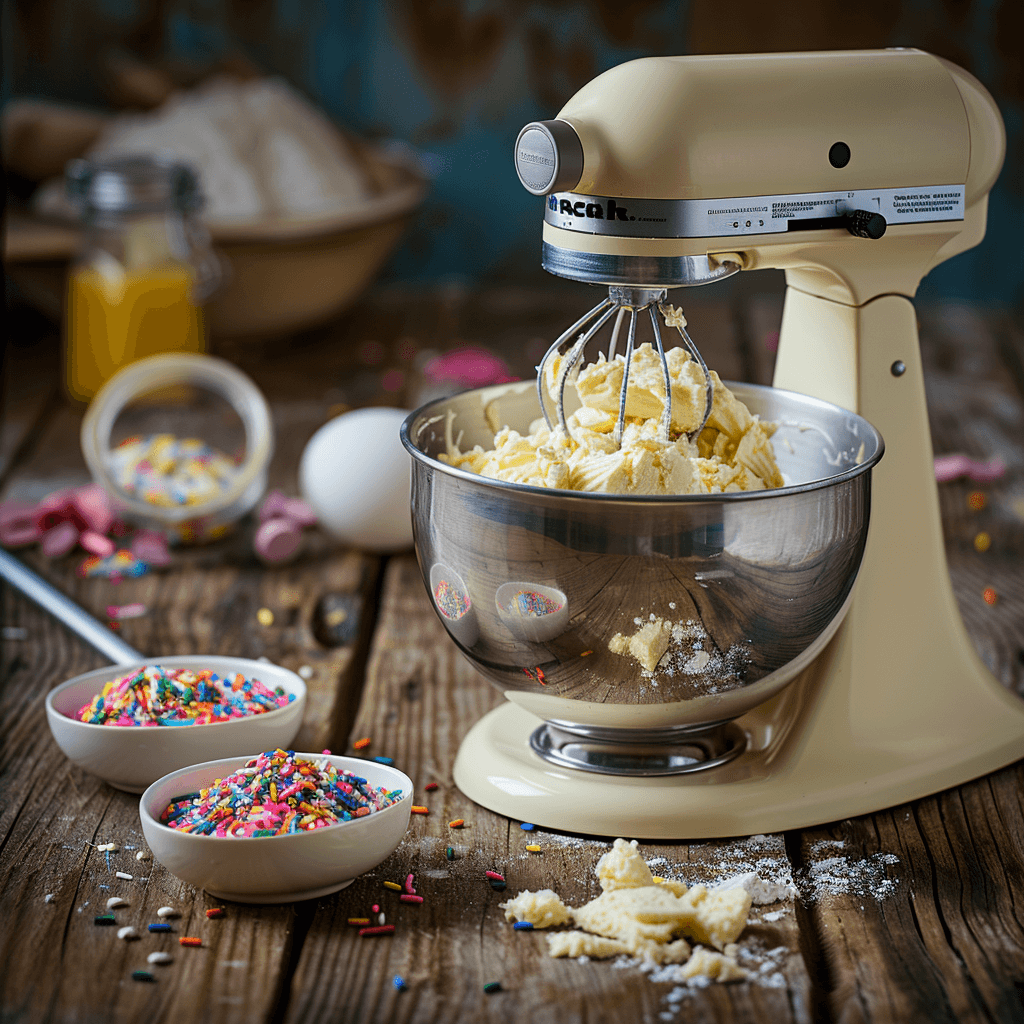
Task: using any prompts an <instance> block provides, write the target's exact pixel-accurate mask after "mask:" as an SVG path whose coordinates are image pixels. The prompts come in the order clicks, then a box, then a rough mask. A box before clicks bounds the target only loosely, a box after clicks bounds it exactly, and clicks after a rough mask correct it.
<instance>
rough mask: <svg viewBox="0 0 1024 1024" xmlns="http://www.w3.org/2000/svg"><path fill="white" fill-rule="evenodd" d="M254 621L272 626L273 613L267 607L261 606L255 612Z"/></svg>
mask: <svg viewBox="0 0 1024 1024" xmlns="http://www.w3.org/2000/svg"><path fill="white" fill-rule="evenodd" d="M256 621H257V622H258V623H259V624H260V625H261V626H272V625H273V624H274V613H273V612H272V611H271V610H270V609H269V608H261V609H260V610H259V611H258V612H257V613H256Z"/></svg>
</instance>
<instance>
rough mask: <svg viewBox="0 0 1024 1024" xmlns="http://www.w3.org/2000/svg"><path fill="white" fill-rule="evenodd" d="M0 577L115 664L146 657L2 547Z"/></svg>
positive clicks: (133, 662)
mask: <svg viewBox="0 0 1024 1024" xmlns="http://www.w3.org/2000/svg"><path fill="white" fill-rule="evenodd" d="M0 578H2V579H4V580H6V581H7V582H8V583H9V584H10V585H11V586H12V587H14V588H15V590H20V591H21V592H22V593H23V594H24V595H25V596H26V597H27V598H29V599H30V600H32V601H35V603H36V604H37V605H39V606H40V607H41V608H43V609H45V610H46V611H48V612H49V613H50V614H51V615H52V616H53V617H54V618H55V619H57V620H59V621H60V622H63V623H64V625H65V626H67V627H68V629H70V630H71V631H72V632H73V633H77V634H78V635H79V636H80V637H81V638H82V639H83V640H84V641H85V642H86V643H87V644H89V645H90V646H91V647H93V648H95V649H96V650H97V651H99V652H100V654H105V655H106V656H107V657H108V658H109V659H110V660H111V661H112V662H113V663H114V664H115V665H130V664H141V663H142V662H144V661H145V660H146V656H145V655H144V654H140V653H139V652H138V651H137V650H135V648H134V647H130V646H129V645H128V644H126V643H125V642H124V641H123V640H122V639H121V638H120V637H117V636H114V634H113V633H111V632H110V630H109V629H108V628H107V627H106V626H105V625H103V623H102V622H100V621H99V620H98V619H94V618H93V617H92V616H91V615H90V614H89V613H88V612H87V611H85V610H84V609H82V608H79V607H78V605H77V604H75V602H74V601H72V600H71V598H69V597H65V596H64V595H63V594H62V593H61V592H60V591H59V590H57V588H56V587H52V586H51V585H50V584H49V583H47V582H46V580H44V579H43V578H42V577H41V576H37V575H36V574H35V573H34V572H33V571H32V570H31V569H29V568H27V567H26V566H25V565H23V564H22V563H21V562H20V561H18V559H17V558H15V557H14V556H13V555H9V554H8V553H7V552H6V551H4V550H3V549H0Z"/></svg>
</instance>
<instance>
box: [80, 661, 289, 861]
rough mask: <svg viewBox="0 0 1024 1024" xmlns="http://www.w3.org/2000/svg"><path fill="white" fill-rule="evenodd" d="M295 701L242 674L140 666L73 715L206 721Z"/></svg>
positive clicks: (145, 722)
mask: <svg viewBox="0 0 1024 1024" xmlns="http://www.w3.org/2000/svg"><path fill="white" fill-rule="evenodd" d="M293 700H295V694H294V693H287V692H286V691H285V690H284V689H283V688H282V687H280V686H278V687H276V688H275V689H273V690H271V689H270V688H269V687H267V686H264V685H263V683H261V682H260V681H259V680H258V679H246V678H245V677H244V676H243V675H242V674H241V673H236V674H235V675H234V677H233V678H222V677H221V676H218V675H217V674H216V673H215V672H213V671H212V670H210V669H198V670H197V669H190V668H170V669H165V668H163V667H162V666H160V665H143V666H142V667H141V668H139V669H136V670H134V671H133V672H129V673H128V674H127V675H123V676H119V677H118V678H116V679H111V680H110V681H109V682H108V683H106V684H105V685H104V687H103V689H102V690H101V691H100V692H99V693H97V694H96V695H95V696H94V697H92V699H91V700H90V701H89V702H88V703H87V704H83V705H82V707H81V708H80V709H79V710H78V714H77V716H76V717H77V718H78V720H79V721H80V722H85V723H86V724H88V725H117V726H136V725H141V726H149V727H152V726H168V725H169V726H179V725H208V724H209V723H211V722H228V721H231V720H232V719H235V718H244V717H246V716H249V715H260V714H264V713H265V712H268V711H276V710H277V709H278V708H281V707H284V706H285V705H286V704H290V703H291V702H292V701H293ZM140 859H141V858H140Z"/></svg>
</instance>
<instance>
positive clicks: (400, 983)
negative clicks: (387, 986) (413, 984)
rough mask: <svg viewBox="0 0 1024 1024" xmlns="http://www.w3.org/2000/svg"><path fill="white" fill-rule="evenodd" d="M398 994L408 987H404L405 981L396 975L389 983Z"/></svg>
mask: <svg viewBox="0 0 1024 1024" xmlns="http://www.w3.org/2000/svg"><path fill="white" fill-rule="evenodd" d="M391 983H392V984H393V985H394V986H395V988H396V989H398V991H399V992H404V991H405V990H406V989H407V988H408V987H409V986H408V985H406V983H405V979H404V978H403V977H402V976H401V975H400V974H396V975H395V976H394V978H393V979H392V982H391Z"/></svg>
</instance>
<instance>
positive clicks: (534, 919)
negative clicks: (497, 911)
mask: <svg viewBox="0 0 1024 1024" xmlns="http://www.w3.org/2000/svg"><path fill="white" fill-rule="evenodd" d="M500 906H501V909H502V910H504V911H505V920H506V921H529V922H530V924H532V925H533V927H534V928H552V927H554V926H555V925H560V924H569V922H570V921H572V911H571V910H570V909H569V908H568V907H567V906H566V905H565V904H564V903H563V902H562V901H561V899H560V898H559V896H558V894H557V893H556V892H554V891H553V890H551V889H541V890H540V891H539V892H530V890H529V889H526V890H524V891H523V892H521V893H520V894H519V895H518V896H516V897H515V899H511V900H509V901H508V902H507V903H502V904H500Z"/></svg>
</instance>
